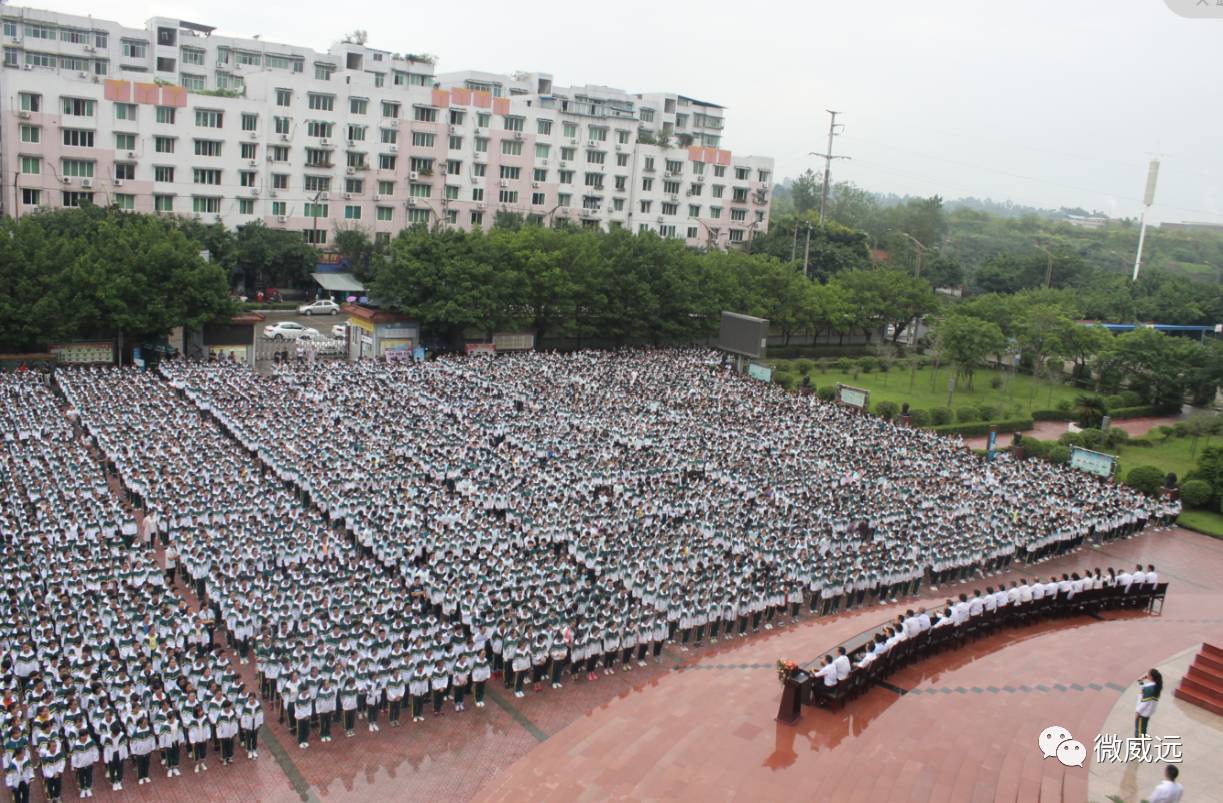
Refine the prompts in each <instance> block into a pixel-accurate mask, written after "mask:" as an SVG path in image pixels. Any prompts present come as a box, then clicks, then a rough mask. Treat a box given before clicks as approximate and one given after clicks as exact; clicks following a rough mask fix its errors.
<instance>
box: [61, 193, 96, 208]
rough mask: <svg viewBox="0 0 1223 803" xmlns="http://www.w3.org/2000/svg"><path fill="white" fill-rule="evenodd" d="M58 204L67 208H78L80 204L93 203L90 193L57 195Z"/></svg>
mask: <svg viewBox="0 0 1223 803" xmlns="http://www.w3.org/2000/svg"><path fill="white" fill-rule="evenodd" d="M59 196H60V202H61V203H62V204H63V205H64V206H67V207H73V208H75V207H78V206H81V205H82V204H87V203H93V193H92V192H61V193H60V194H59Z"/></svg>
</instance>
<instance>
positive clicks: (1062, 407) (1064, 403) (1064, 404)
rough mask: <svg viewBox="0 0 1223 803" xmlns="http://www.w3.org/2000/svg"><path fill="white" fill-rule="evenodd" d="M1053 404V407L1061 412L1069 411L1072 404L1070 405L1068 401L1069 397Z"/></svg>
mask: <svg viewBox="0 0 1223 803" xmlns="http://www.w3.org/2000/svg"><path fill="white" fill-rule="evenodd" d="M1053 406H1054V408H1055V409H1057V410H1059V411H1061V412H1063V413H1068V412H1070V410H1071V408H1072V407H1073V406H1074V405H1072V404H1071V403H1070V399H1062V400H1061V401H1059V402H1058V403H1057V404H1055V405H1053Z"/></svg>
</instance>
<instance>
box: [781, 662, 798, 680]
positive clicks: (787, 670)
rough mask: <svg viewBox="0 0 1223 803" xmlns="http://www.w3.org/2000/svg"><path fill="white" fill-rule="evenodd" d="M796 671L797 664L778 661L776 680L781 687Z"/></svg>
mask: <svg viewBox="0 0 1223 803" xmlns="http://www.w3.org/2000/svg"><path fill="white" fill-rule="evenodd" d="M797 671H798V664H796V663H794V662H793V661H783V660H780V659H778V661H777V680H778V681H780V682H781V684H782V685H785V682H786V681H787V680H789V679H790V677H791V676H793V674H794V673H795V672H797Z"/></svg>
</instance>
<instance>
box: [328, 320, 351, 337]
mask: <svg viewBox="0 0 1223 803" xmlns="http://www.w3.org/2000/svg"><path fill="white" fill-rule="evenodd" d="M331 336H332V337H334V338H337V339H339V340H345V339H347V337H348V328H347V327H346V326H344V324H342V323H337V324H336V325H335V326H333V327H331Z"/></svg>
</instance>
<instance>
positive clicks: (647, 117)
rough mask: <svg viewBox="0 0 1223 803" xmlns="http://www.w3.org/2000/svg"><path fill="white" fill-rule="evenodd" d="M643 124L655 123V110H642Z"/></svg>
mask: <svg viewBox="0 0 1223 803" xmlns="http://www.w3.org/2000/svg"><path fill="white" fill-rule="evenodd" d="M641 122H643V123H652V122H654V110H653V109H642V110H641Z"/></svg>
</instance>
